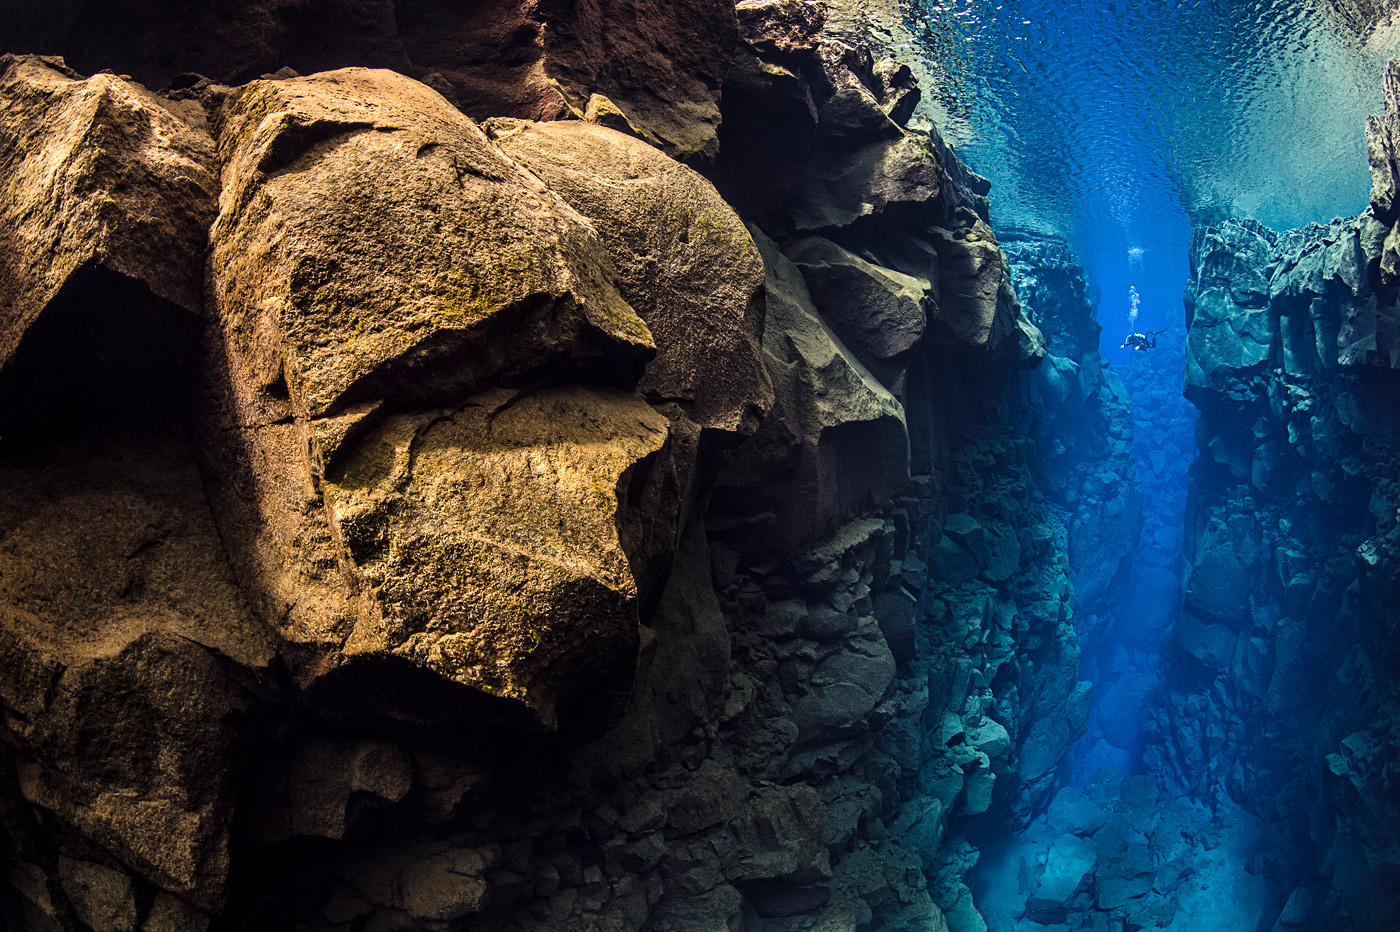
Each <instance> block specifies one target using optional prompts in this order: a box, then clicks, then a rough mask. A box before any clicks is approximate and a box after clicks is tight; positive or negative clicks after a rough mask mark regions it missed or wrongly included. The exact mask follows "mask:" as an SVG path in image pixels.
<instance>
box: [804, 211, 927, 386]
mask: <svg viewBox="0 0 1400 932" xmlns="http://www.w3.org/2000/svg"><path fill="white" fill-rule="evenodd" d="M787 255H788V257H789V258H791V259H792V260H793V261H794V262H796V263H797V267H798V268H799V269H801V270H802V276H803V278H805V279H806V281H807V288H808V290H809V292H810V293H811V295H812V300H813V301H814V302H815V303H816V306H817V310H819V311H820V312H821V315H822V319H823V320H825V321H826V322H827V324H828V325H829V326H830V327H831V329H832V330H833V331H834V332H835V333H836V335H837V336H839V337H840V338H841V341H842V343H844V344H845V345H846V347H847V348H848V349H850V350H851V352H853V353H854V354H855V356H856V358H857V359H859V360H860V361H861V362H862V363H864V364H865V367H866V368H867V369H869V370H870V372H871V373H872V374H873V375H874V376H875V377H876V378H878V379H879V380H880V382H881V384H883V385H884V386H885V387H886V388H889V389H890V390H892V391H895V392H898V391H900V390H901V388H902V386H903V381H904V370H905V368H906V367H907V365H908V361H909V357H910V355H911V354H912V353H913V351H914V347H915V346H917V345H918V343H919V340H920V338H922V337H923V335H924V326H925V324H926V322H927V316H926V314H925V311H924V307H925V302H926V301H927V300H928V294H929V291H930V285H929V282H928V281H926V280H923V279H918V278H915V277H913V276H911V275H906V274H904V273H902V272H897V271H895V270H894V269H887V268H884V267H883V266H879V265H875V264H874V263H872V262H867V261H866V260H865V259H862V258H861V257H860V256H857V255H855V254H854V253H852V252H849V251H848V250H845V249H842V248H841V247H840V246H838V245H836V244H835V243H833V242H831V241H830V240H827V239H823V238H821V237H819V236H811V237H808V238H806V239H803V240H799V241H798V242H796V243H794V244H792V245H791V246H790V247H788V249H787Z"/></svg>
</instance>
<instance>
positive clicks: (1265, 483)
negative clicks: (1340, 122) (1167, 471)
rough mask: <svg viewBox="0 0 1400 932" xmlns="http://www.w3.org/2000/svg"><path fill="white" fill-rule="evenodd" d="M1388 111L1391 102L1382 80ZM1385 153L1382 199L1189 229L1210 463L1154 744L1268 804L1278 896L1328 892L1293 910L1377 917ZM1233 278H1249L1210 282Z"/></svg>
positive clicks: (1225, 789)
mask: <svg viewBox="0 0 1400 932" xmlns="http://www.w3.org/2000/svg"><path fill="white" fill-rule="evenodd" d="M1392 83H1393V81H1392V82H1389V83H1388V86H1389V84H1392ZM1387 108H1388V109H1387V116H1386V118H1385V119H1392V118H1393V111H1394V108H1395V103H1394V100H1393V94H1389V95H1388V103H1387ZM1374 128H1375V127H1374V126H1373V130H1374ZM1375 141H1376V137H1375V133H1374V132H1373V133H1372V142H1373V150H1372V156H1373V166H1372V167H1373V170H1374V169H1376V168H1377V167H1378V163H1377V162H1376V158H1377V157H1378V152H1379V153H1380V155H1381V156H1383V164H1380V165H1379V167H1381V168H1385V167H1386V166H1387V165H1389V162H1388V161H1384V160H1385V159H1389V158H1391V156H1389V155H1385V151H1386V150H1384V149H1383V147H1382V149H1381V150H1377V149H1376V148H1375V145H1374V143H1375ZM1392 170H1393V166H1392V167H1391V168H1387V169H1386V170H1385V171H1382V172H1380V173H1379V175H1378V176H1377V181H1376V188H1375V190H1374V191H1373V201H1374V204H1373V211H1374V212H1375V213H1374V214H1373V213H1370V212H1368V213H1367V214H1366V215H1363V216H1361V217H1358V218H1351V219H1346V220H1337V221H1333V222H1332V223H1331V224H1329V225H1327V226H1318V225H1313V226H1310V227H1308V228H1306V229H1304V230H1295V231H1289V232H1286V233H1282V234H1278V233H1274V232H1273V231H1270V230H1267V229H1264V228H1262V227H1259V226H1258V225H1257V224H1253V223H1250V222H1236V221H1227V222H1225V223H1223V224H1221V225H1220V226H1219V227H1213V228H1210V229H1207V230H1204V231H1202V232H1200V233H1199V234H1198V235H1197V237H1196V241H1195V243H1196V246H1195V249H1194V252H1193V274H1192V282H1193V290H1192V291H1188V301H1189V302H1191V303H1190V305H1189V306H1191V307H1192V309H1193V319H1192V344H1191V347H1192V353H1193V358H1194V359H1195V361H1196V364H1195V365H1194V366H1192V367H1188V370H1187V380H1188V381H1187V386H1188V395H1189V397H1191V399H1192V401H1193V402H1194V403H1195V404H1196V405H1197V407H1198V408H1199V409H1200V411H1201V423H1200V426H1199V427H1198V436H1199V438H1200V443H1201V447H1202V459H1201V462H1200V463H1199V464H1198V466H1197V472H1196V473H1194V474H1193V478H1194V482H1193V485H1192V491H1191V496H1192V508H1191V511H1190V512H1189V513H1190V514H1191V515H1192V516H1193V517H1192V520H1191V521H1190V522H1189V523H1188V526H1187V536H1186V553H1187V560H1188V568H1189V569H1188V572H1189V576H1188V577H1187V579H1186V581H1185V592H1184V595H1185V610H1184V612H1183V614H1182V615H1181V616H1180V617H1179V618H1178V620H1177V622H1176V625H1175V629H1174V643H1175V647H1176V651H1175V652H1174V653H1169V655H1168V659H1169V661H1170V664H1169V667H1168V678H1167V685H1168V688H1167V690H1166V693H1165V695H1164V696H1163V697H1162V700H1161V704H1160V707H1159V708H1158V709H1157V710H1156V713H1155V724H1154V728H1155V735H1156V736H1157V738H1158V740H1160V741H1161V743H1160V746H1159V747H1158V748H1157V749H1156V750H1154V751H1153V752H1152V754H1151V755H1150V760H1151V764H1152V766H1153V768H1154V770H1155V772H1157V773H1158V774H1159V778H1160V779H1162V780H1163V781H1164V782H1165V783H1167V784H1168V785H1174V786H1181V785H1185V784H1187V783H1190V784H1191V785H1192V786H1193V792H1195V793H1197V794H1199V795H1201V796H1203V797H1205V798H1207V799H1211V800H1213V801H1214V803H1215V804H1216V805H1217V806H1218V807H1220V808H1222V809H1225V808H1228V807H1230V806H1243V807H1245V808H1247V809H1249V810H1251V811H1252V812H1254V813H1255V814H1257V815H1258V816H1259V817H1260V818H1261V819H1262V820H1263V825H1264V829H1265V830H1266V831H1267V832H1268V833H1269V834H1270V837H1272V838H1273V839H1274V841H1273V844H1274V845H1275V846H1276V847H1277V848H1278V849H1279V851H1280V852H1282V854H1281V855H1280V857H1279V860H1280V861H1281V862H1282V863H1281V864H1280V865H1278V866H1277V867H1276V868H1275V869H1274V872H1273V875H1272V876H1273V877H1275V878H1278V879H1276V880H1275V881H1274V882H1275V883H1280V884H1282V885H1283V889H1282V890H1281V891H1279V893H1278V896H1279V898H1280V899H1282V898H1283V897H1284V895H1285V894H1288V891H1289V889H1290V888H1293V889H1295V890H1311V891H1319V890H1322V891H1327V893H1326V896H1325V898H1324V900H1323V901H1322V902H1319V904H1318V906H1317V908H1316V909H1313V910H1311V911H1310V914H1309V915H1308V916H1307V917H1305V918H1304V919H1303V920H1302V921H1301V926H1302V927H1304V928H1323V927H1325V924H1326V923H1327V922H1329V921H1338V920H1336V916H1339V915H1341V914H1343V913H1345V914H1346V915H1347V916H1348V917H1349V919H1348V920H1347V921H1348V922H1350V923H1352V924H1353V926H1354V927H1355V928H1357V929H1368V930H1370V929H1376V930H1379V929H1384V928H1386V927H1387V926H1388V925H1393V924H1394V922H1395V921H1396V917H1397V916H1400V902H1397V901H1396V898H1395V896H1394V894H1393V893H1391V892H1389V891H1392V890H1394V889H1396V886H1395V878H1396V877H1397V876H1400V874H1397V871H1400V865H1397V862H1396V859H1395V857H1394V850H1395V849H1394V847H1393V839H1394V838H1395V823H1394V820H1393V818H1392V817H1387V816H1383V815H1381V811H1382V810H1381V808H1380V806H1381V804H1380V803H1379V800H1378V799H1377V795H1376V793H1377V791H1376V789H1375V787H1377V786H1378V785H1380V784H1381V783H1384V782H1385V781H1386V780H1388V779H1391V777H1389V776H1387V774H1388V772H1389V770H1390V769H1391V765H1390V764H1389V763H1387V762H1386V761H1388V760H1389V758H1388V757H1387V756H1386V755H1385V754H1383V753H1377V751H1376V749H1377V748H1380V747H1383V746H1387V747H1388V746H1391V745H1392V744H1393V743H1394V741H1395V736H1394V726H1393V721H1394V712H1393V709H1394V708H1395V707H1396V703H1397V695H1396V690H1395V683H1394V681H1393V679H1392V678H1390V677H1389V676H1387V675H1383V674H1379V673H1376V672H1372V671H1379V670H1383V669H1393V668H1394V663H1395V661H1394V657H1393V654H1394V649H1393V637H1392V633H1393V629H1394V627H1395V612H1394V608H1393V595H1392V594H1391V593H1392V591H1393V586H1394V580H1395V578H1396V575H1395V567H1396V566H1397V552H1396V549H1395V538H1396V531H1395V529H1394V515H1395V507H1396V506H1395V491H1394V488H1393V481H1392V479H1391V476H1392V475H1393V473H1394V470H1395V462H1396V456H1397V450H1396V435H1395V432H1394V429H1393V426H1392V422H1391V415H1390V414H1389V411H1390V407H1391V402H1390V399H1391V398H1392V397H1393V394H1394V391H1395V385H1396V376H1395V369H1394V366H1395V363H1396V359H1397V357H1396V356H1395V352H1394V348H1395V345H1396V344H1395V336H1394V334H1395V322H1396V320H1397V319H1400V312H1397V310H1396V295H1395V290H1394V287H1393V285H1390V284H1387V273H1386V272H1385V264H1384V258H1383V254H1384V246H1383V243H1382V241H1383V239H1384V232H1383V231H1382V230H1378V227H1379V226H1381V222H1380V221H1378V220H1377V219H1376V218H1377V217H1378V216H1381V215H1383V213H1384V212H1385V211H1386V210H1388V209H1389V208H1387V194H1386V191H1387V188H1386V182H1385V179H1386V177H1389V175H1388V174H1387V173H1388V172H1389V171H1392ZM1225 280H1231V281H1238V282H1241V283H1243V287H1240V288H1236V289H1235V290H1233V291H1228V290H1225V289H1222V288H1220V287H1217V286H1216V285H1214V284H1213V283H1215V282H1220V281H1225ZM1197 326H1200V327H1201V328H1202V330H1203V335H1202V337H1201V338H1200V339H1197V337H1196V329H1197ZM1222 328H1224V329H1228V330H1230V331H1233V332H1241V333H1243V332H1248V333H1249V334H1252V335H1253V336H1252V337H1251V340H1250V341H1247V342H1246V343H1245V344H1243V345H1244V346H1245V347H1246V348H1247V349H1248V348H1249V347H1254V348H1253V349H1248V358H1247V359H1243V360H1242V359H1241V358H1240V357H1238V356H1230V355H1228V354H1224V353H1222V352H1220V350H1219V347H1218V346H1216V341H1215V339H1214V337H1211V336H1210V334H1212V333H1223V332H1224V330H1223V329H1222ZM1242 362H1243V364H1241V363H1242ZM1305 723H1307V724H1305ZM1163 739H1165V740H1163ZM1225 761H1230V762H1232V763H1231V764H1229V765H1227V764H1225V763H1224V762H1225ZM1234 762H1238V763H1234ZM1244 762H1248V765H1247V766H1246V765H1245V763H1244ZM1318 797H1325V798H1326V799H1327V800H1328V802H1327V804H1326V807H1325V811H1324V809H1323V808H1318V809H1316V810H1314V815H1313V818H1315V819H1316V820H1317V821H1316V822H1315V823H1314V824H1312V825H1311V826H1306V827H1305V826H1304V825H1303V824H1301V820H1295V819H1291V818H1289V817H1288V816H1287V815H1285V813H1287V812H1302V811H1304V809H1305V808H1306V806H1307V804H1306V803H1305V802H1304V800H1307V799H1316V798H1318ZM1275 800H1282V802H1275ZM1265 801H1268V802H1267V803H1266V802H1265ZM1362 852H1366V853H1365V854H1364V855H1363V854H1362ZM1363 860H1364V862H1365V866H1364V867H1363V866H1362V862H1363ZM1343 862H1344V863H1345V864H1346V867H1334V866H1331V865H1338V864H1341V863H1343ZM1324 875H1325V876H1329V877H1330V878H1331V879H1330V880H1321V879H1318V878H1320V877H1321V876H1324ZM1295 885H1296V887H1295ZM1382 891H1385V892H1382ZM1309 895H1310V896H1311V895H1312V894H1309ZM1289 897H1290V898H1291V897H1292V895H1291V894H1289ZM1281 921H1282V920H1281ZM1291 921H1292V920H1290V922H1291ZM1297 926H1298V924H1294V927H1297ZM1282 927H1283V928H1288V927H1289V926H1288V925H1287V924H1285V925H1283V926H1282Z"/></svg>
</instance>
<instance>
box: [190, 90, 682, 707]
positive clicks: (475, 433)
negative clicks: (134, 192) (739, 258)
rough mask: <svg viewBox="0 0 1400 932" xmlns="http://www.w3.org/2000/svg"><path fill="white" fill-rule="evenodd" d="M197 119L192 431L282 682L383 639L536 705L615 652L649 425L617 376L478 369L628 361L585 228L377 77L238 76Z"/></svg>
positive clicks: (656, 531)
mask: <svg viewBox="0 0 1400 932" xmlns="http://www.w3.org/2000/svg"><path fill="white" fill-rule="evenodd" d="M221 130H222V131H221V135H220V143H219V145H220V150H219V151H220V155H221V159H222V162H223V181H224V194H223V197H222V199H221V204H220V208H221V209H220V214H219V217H218V220H217V221H216V223H215V225H214V229H213V233H212V252H211V256H210V268H209V281H210V299H211V303H212V305H213V309H214V311H215V312H216V313H217V315H218V323H219V328H220V334H221V338H220V339H219V340H217V341H215V345H214V349H213V359H212V361H211V364H210V366H209V372H210V379H211V383H210V384H211V394H213V395H215V396H216V397H218V396H219V395H223V396H224V397H225V400H223V401H221V402H219V403H217V404H216V405H215V410H214V411H212V412H211V423H212V429H211V430H209V431H208V432H207V433H206V439H205V443H206V451H207V453H206V455H207V458H208V461H209V463H210V468H211V471H212V472H213V480H214V481H213V482H212V483H211V488H213V489H214V490H216V491H215V493H214V498H215V503H216V510H217V512H218V513H219V517H220V523H221V528H222V530H223V532H224V534H225V539H226V540H227V541H228V543H229V547H230V550H231V556H232V558H233V560H234V563H235V565H236V567H237V568H238V570H239V572H240V575H241V576H242V577H243V580H244V582H245V585H246V586H247V587H248V590H249V593H250V598H251V600H252V602H253V604H254V605H255V606H256V607H257V608H258V609H259V610H260V611H261V613H262V614H263V616H264V617H266V618H268V619H272V620H273V621H274V623H275V624H276V626H277V630H278V632H279V634H280V635H281V636H282V637H284V638H286V639H287V640H288V641H290V642H292V643H293V644H296V645H301V649H300V653H297V652H296V651H293V653H294V654H295V655H296V656H298V657H299V658H300V659H299V660H297V661H294V663H293V667H294V668H295V670H296V671H297V674H298V676H299V678H300V679H301V681H302V682H303V683H309V682H312V681H314V680H316V679H317V678H318V677H320V676H322V675H323V674H325V673H327V672H329V671H331V670H333V669H335V668H337V667H340V666H343V665H344V663H345V662H346V661H347V660H348V659H349V658H351V657H356V658H366V657H375V658H391V657H392V658H398V659H399V660H401V661H403V660H406V661H407V662H408V663H409V664H410V665H411V666H413V667H415V668H417V669H421V670H427V671H431V672H432V673H433V674H435V675H437V676H440V677H442V678H445V679H446V680H448V681H450V682H455V683H460V684H464V685H467V686H470V687H472V688H474V689H478V690H481V691H484V692H486V693H489V694H491V695H495V696H499V697H505V698H508V699H512V700H516V701H518V702H521V703H523V704H524V705H525V706H527V707H528V708H529V709H530V710H532V712H533V713H534V715H535V717H536V718H537V719H538V720H539V721H540V722H542V723H544V724H546V725H552V724H554V722H555V710H556V707H557V704H558V702H559V701H561V700H563V699H569V698H576V697H578V696H579V695H581V694H584V693H587V692H588V691H589V690H590V689H596V688H602V685H603V684H604V683H605V682H608V681H609V679H610V677H613V676H615V675H618V671H619V670H620V669H624V668H627V667H628V665H629V664H630V663H631V660H630V659H629V658H631V657H632V656H634V655H635V647H636V636H637V635H636V618H637V616H636V613H637V605H638V602H637V600H638V597H639V592H638V587H637V583H636V580H635V579H634V578H633V575H632V572H633V569H634V567H633V566H632V563H631V562H629V561H635V563H636V564H637V566H636V567H635V568H637V569H641V568H643V567H647V566H651V565H653V564H654V562H655V561H657V560H664V557H665V554H666V552H667V548H668V547H673V546H674V526H673V524H674V520H675V517H674V516H675V503H674V490H669V491H668V489H669V487H670V485H671V483H673V474H672V471H671V469H670V463H669V460H668V459H667V457H666V455H664V454H663V455H661V457H660V458H659V459H658V458H657V455H658V454H662V451H663V449H664V448H665V447H666V443H667V436H668V428H667V424H666V420H665V419H664V418H663V417H661V416H660V415H658V414H656V413H655V412H654V411H652V409H651V408H650V407H648V406H647V405H646V404H645V403H644V402H643V401H642V400H641V399H640V398H638V397H636V396H635V395H629V394H624V393H617V392H612V393H609V392H599V391H597V390H594V389H583V388H567V387H561V388H558V389H551V390H546V391H544V392H538V391H525V392H517V391H515V390H502V391H494V392H493V393H488V394H487V395H484V396H481V395H477V393H478V392H480V391H481V390H483V389H485V388H488V387H490V386H494V385H498V384H500V383H501V382H502V381H507V382H515V383H518V384H520V385H522V386H538V385H548V384H555V385H558V384H560V383H563V384H564V385H567V384H568V383H570V382H577V381H584V382H590V383H594V384H599V383H601V384H604V385H607V384H612V385H617V386H619V387H622V388H628V387H630V386H631V385H632V384H634V383H635V382H636V380H637V378H638V377H639V376H640V375H641V374H642V372H643V369H644V366H645V364H646V362H647V360H648V359H649V358H650V357H651V355H652V353H653V344H652V339H651V334H650V331H649V330H648V329H647V327H646V324H645V323H643V322H642V320H641V319H640V318H639V317H637V315H636V314H635V313H634V312H633V310H632V308H631V307H629V306H628V304H627V303H626V302H625V301H624V300H623V299H622V297H621V296H620V295H619V294H618V292H617V290H616V288H615V287H614V285H613V284H612V281H611V279H610V276H611V267H610V264H609V262H608V256H607V252H606V249H605V248H604V246H603V245H602V244H601V243H600V242H599V240H598V237H597V235H596V233H595V232H594V230H593V228H592V227H591V226H589V225H588V224H587V223H586V221H584V220H583V219H582V218H581V217H580V216H579V215H578V214H577V213H576V212H575V211H574V210H573V209H571V208H570V207H569V206H568V205H567V204H565V203H564V202H563V201H562V200H560V199H559V198H558V197H556V196H555V195H553V194H552V193H550V192H549V191H548V190H546V189H545V187H544V186H543V185H542V184H541V183H540V181H539V180H538V179H537V178H535V176H533V175H530V174H528V173H526V172H524V171H523V170H521V169H520V168H519V167H518V166H517V165H516V164H515V163H514V162H512V161H511V160H510V159H509V158H507V157H506V156H505V155H503V154H502V153H501V152H500V151H499V150H498V149H497V148H496V146H495V145H494V144H492V143H491V141H490V140H489V139H488V138H487V137H486V135H485V134H484V133H483V132H482V131H481V130H480V129H479V128H478V127H477V126H476V124H475V123H473V122H472V121H471V120H470V119H468V118H466V117H464V116H463V115H462V114H461V113H459V112H458V111H456V110H455V109H453V108H452V107H451V106H450V105H449V104H448V103H447V102H446V101H445V100H444V99H443V98H442V97H440V96H439V95H438V94H436V93H435V92H433V91H432V90H430V89H428V88H427V87H424V86H423V85H421V84H419V83H418V82H415V81H412V80H410V79H408V78H404V77H401V76H399V75H395V74H392V73H389V72H379V71H368V70H363V69H349V70H346V71H339V72H330V73H327V74H322V75H317V76H314V77H310V78H303V79H295V80H288V81H259V82H254V83H253V84H251V85H249V86H248V87H247V88H245V89H244V90H243V91H242V92H241V93H240V94H239V96H238V97H237V98H236V99H234V100H233V101H231V103H230V104H229V106H228V107H227V109H226V112H225V114H224V116H223V120H222V123H221ZM225 381H226V384H227V386H228V387H227V388H224V387H223V384H224V383H225ZM507 493H508V494H507ZM497 496H500V497H497ZM629 502H634V503H637V504H638V506H639V507H640V510H641V514H644V515H648V516H650V518H651V519H652V522H654V523H655V524H659V525H663V526H664V525H668V524H670V525H672V526H670V527H669V528H666V527H657V526H653V524H652V523H648V522H647V521H641V520H640V518H632V519H628V518H627V517H626V516H625V514H624V512H625V511H626V509H627V508H631V507H633V506H632V505H630V504H625V503H629ZM633 524H637V525H638V527H637V528H636V529H635V533H633V531H632V530H629V528H630V527H631V525H633ZM571 527H572V528H573V529H574V530H573V531H566V530H565V529H566V528H571ZM464 560H465V562H463V561H464ZM345 685H346V684H345V683H344V681H343V678H342V680H341V686H342V688H344V687H345Z"/></svg>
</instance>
